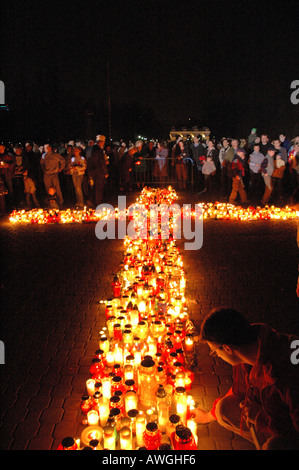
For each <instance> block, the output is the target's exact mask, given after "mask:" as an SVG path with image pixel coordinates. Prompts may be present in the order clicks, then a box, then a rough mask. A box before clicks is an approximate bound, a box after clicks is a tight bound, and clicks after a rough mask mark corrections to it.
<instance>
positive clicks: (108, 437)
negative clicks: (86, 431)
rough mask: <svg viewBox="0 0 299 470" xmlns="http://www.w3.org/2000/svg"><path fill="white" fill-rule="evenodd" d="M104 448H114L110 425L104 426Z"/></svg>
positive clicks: (112, 429)
mask: <svg viewBox="0 0 299 470" xmlns="http://www.w3.org/2000/svg"><path fill="white" fill-rule="evenodd" d="M104 450H115V433H114V428H113V427H112V426H106V427H105V428H104Z"/></svg>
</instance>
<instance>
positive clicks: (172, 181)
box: [131, 157, 196, 189]
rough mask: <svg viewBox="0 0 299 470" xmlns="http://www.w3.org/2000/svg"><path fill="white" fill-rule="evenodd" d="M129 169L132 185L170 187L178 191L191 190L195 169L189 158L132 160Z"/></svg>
mask: <svg viewBox="0 0 299 470" xmlns="http://www.w3.org/2000/svg"><path fill="white" fill-rule="evenodd" d="M131 169H132V171H131V183H133V184H137V185H141V184H142V185H143V186H144V185H154V186H163V185H165V186H166V185H171V186H173V187H174V188H178V189H185V188H188V189H193V187H194V176H195V171H196V167H195V164H194V162H193V160H192V159H191V158H189V157H187V158H184V159H175V158H171V157H167V158H143V159H140V160H137V159H136V160H135V159H134V160H133V163H132V166H131Z"/></svg>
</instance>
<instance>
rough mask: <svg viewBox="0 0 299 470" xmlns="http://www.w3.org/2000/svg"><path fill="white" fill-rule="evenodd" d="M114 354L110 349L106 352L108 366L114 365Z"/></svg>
mask: <svg viewBox="0 0 299 470" xmlns="http://www.w3.org/2000/svg"><path fill="white" fill-rule="evenodd" d="M114 362H115V361H114V354H113V352H112V351H108V352H107V354H106V363H107V366H108V367H113V366H114Z"/></svg>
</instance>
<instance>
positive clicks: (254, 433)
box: [193, 308, 299, 450]
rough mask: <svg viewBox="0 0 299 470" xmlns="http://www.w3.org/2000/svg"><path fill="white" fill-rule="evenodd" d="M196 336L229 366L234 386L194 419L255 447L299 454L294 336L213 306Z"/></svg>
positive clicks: (297, 343) (298, 346) (297, 342)
mask: <svg viewBox="0 0 299 470" xmlns="http://www.w3.org/2000/svg"><path fill="white" fill-rule="evenodd" d="M200 338H201V341H203V342H205V343H206V344H207V345H208V346H209V348H210V350H211V352H210V355H212V356H218V357H220V358H221V359H223V360H224V361H226V362H227V363H229V364H230V365H231V366H232V371H233V383H232V387H231V388H230V390H229V391H228V392H227V393H226V395H224V396H223V397H219V398H217V399H216V400H215V402H214V404H213V406H212V408H211V409H210V410H209V411H205V410H202V409H200V408H197V409H196V410H195V411H194V413H193V414H194V416H195V419H196V421H197V422H198V423H201V424H204V423H205V424H207V423H209V422H212V421H215V420H216V421H218V423H219V424H220V425H222V426H224V427H225V428H227V429H229V430H230V431H232V432H234V433H237V434H239V435H241V436H243V437H244V438H245V439H247V440H249V441H251V442H252V443H254V444H255V445H256V447H257V448H258V449H263V450H298V449H299V373H298V356H299V337H297V336H295V335H290V334H286V333H281V332H279V331H276V330H275V329H273V328H271V327H270V326H269V325H267V324H265V323H253V324H251V323H249V322H248V321H247V320H246V319H245V318H244V316H243V315H242V314H241V313H240V312H238V311H236V310H234V309H232V308H218V309H214V310H212V312H211V313H210V314H209V315H208V316H207V317H206V318H205V319H204V321H203V323H202V325H201V332H200Z"/></svg>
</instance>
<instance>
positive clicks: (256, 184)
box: [248, 142, 265, 202]
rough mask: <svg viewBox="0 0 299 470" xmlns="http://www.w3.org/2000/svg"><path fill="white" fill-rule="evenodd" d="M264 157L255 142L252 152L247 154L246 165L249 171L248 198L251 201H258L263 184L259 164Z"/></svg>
mask: <svg viewBox="0 0 299 470" xmlns="http://www.w3.org/2000/svg"><path fill="white" fill-rule="evenodd" d="M264 159H265V157H264V155H263V154H262V153H261V152H260V144H259V143H257V142H255V143H254V145H253V152H252V153H251V154H250V155H249V159H248V165H249V172H250V199H251V200H252V201H255V202H257V201H260V199H261V197H262V194H263V190H264V184H263V179H262V175H261V171H262V170H261V164H262V162H263V161H264Z"/></svg>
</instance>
